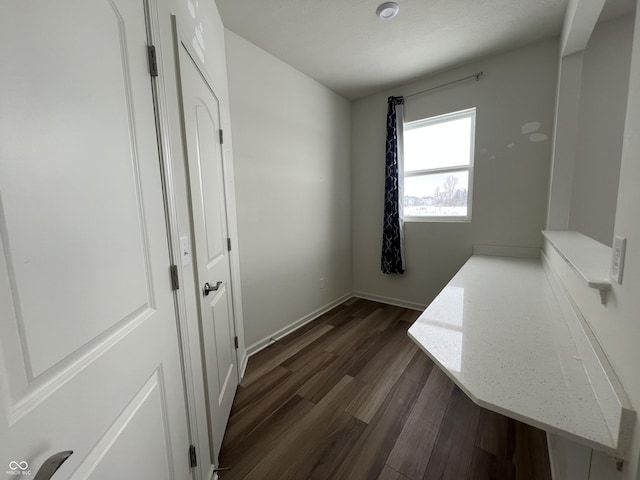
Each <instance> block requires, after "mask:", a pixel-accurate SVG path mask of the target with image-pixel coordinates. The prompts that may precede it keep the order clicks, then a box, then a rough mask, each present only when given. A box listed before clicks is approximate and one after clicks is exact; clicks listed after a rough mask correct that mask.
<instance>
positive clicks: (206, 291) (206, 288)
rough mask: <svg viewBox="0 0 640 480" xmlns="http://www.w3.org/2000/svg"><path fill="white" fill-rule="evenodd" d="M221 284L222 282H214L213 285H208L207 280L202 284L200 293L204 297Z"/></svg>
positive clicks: (215, 290) (216, 289)
mask: <svg viewBox="0 0 640 480" xmlns="http://www.w3.org/2000/svg"><path fill="white" fill-rule="evenodd" d="M221 285H222V282H216V284H215V285H209V282H207V283H205V284H204V287H203V288H202V294H203V295H204V296H205V297H206V296H207V295H209V294H210V293H211V292H217V291H218V289H219V288H220V286H221Z"/></svg>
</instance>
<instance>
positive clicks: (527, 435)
mask: <svg viewBox="0 0 640 480" xmlns="http://www.w3.org/2000/svg"><path fill="white" fill-rule="evenodd" d="M546 445H547V437H546V434H545V433H544V432H543V431H542V430H538V429H537V428H531V427H528V426H526V425H524V424H522V423H520V422H517V423H516V445H515V452H514V463H515V464H516V478H517V479H518V480H551V467H550V465H549V455H548V453H547V449H546Z"/></svg>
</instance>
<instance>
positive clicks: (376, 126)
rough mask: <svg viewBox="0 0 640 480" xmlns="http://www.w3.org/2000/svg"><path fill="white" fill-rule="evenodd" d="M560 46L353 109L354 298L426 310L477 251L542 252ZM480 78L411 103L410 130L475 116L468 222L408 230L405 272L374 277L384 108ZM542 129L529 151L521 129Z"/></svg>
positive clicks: (483, 64)
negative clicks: (421, 121) (422, 123)
mask: <svg viewBox="0 0 640 480" xmlns="http://www.w3.org/2000/svg"><path fill="white" fill-rule="evenodd" d="M557 52H558V42H557V40H551V41H546V42H543V43H539V44H536V45H532V46H529V47H526V48H522V49H518V50H515V51H512V52H509V53H506V54H502V55H498V56H493V57H488V58H485V59H481V60H479V61H477V62H475V63H473V64H469V65H466V66H464V67H460V68H457V69H454V70H451V71H448V72H446V73H442V74H439V75H436V76H434V77H430V78H428V79H425V80H422V81H419V82H415V83H412V84H410V85H406V86H403V87H397V88H394V89H393V90H389V91H386V92H382V93H379V94H375V95H372V96H370V97H367V98H364V99H361V100H358V101H356V102H354V104H353V110H352V127H351V128H352V132H353V135H352V162H353V172H352V176H353V184H352V188H353V245H354V247H353V250H354V290H355V291H356V292H364V293H366V294H369V295H373V296H377V297H385V298H393V299H396V300H400V301H401V302H402V303H405V304H409V305H412V304H413V305H416V306H418V305H426V304H428V303H429V302H430V301H431V300H432V299H433V298H434V297H435V296H436V294H437V293H438V292H439V291H440V289H441V288H442V287H443V286H444V285H445V284H446V283H447V282H448V281H449V280H450V279H451V277H452V276H453V275H454V274H455V272H456V271H457V270H458V269H459V268H460V267H461V266H462V264H463V263H464V262H465V261H466V260H467V259H468V258H469V256H470V255H471V252H472V247H473V245H474V244H490V245H520V246H530V247H539V246H541V244H542V237H541V234H540V230H542V229H543V227H544V222H545V217H546V202H547V200H546V199H547V186H548V175H549V163H550V150H551V142H550V139H551V133H552V127H553V111H554V110H553V106H554V98H555V84H556V76H557V75H556V68H557ZM479 70H482V71H484V74H485V75H484V77H483V78H482V79H481V80H480V81H479V82H475V81H473V80H472V81H469V82H466V83H462V84H458V85H456V86H451V87H448V88H444V89H442V90H437V91H435V92H432V93H429V94H426V95H423V96H419V97H414V98H410V99H407V101H406V104H405V112H406V115H405V119H406V120H407V121H411V120H415V119H418V118H424V117H430V116H433V115H438V114H442V113H446V112H451V111H456V110H461V109H464V108H469V107H476V108H477V112H476V145H475V173H474V186H473V220H472V222H471V223H405V259H406V272H405V274H404V275H401V276H389V275H384V274H382V273H381V271H380V250H381V244H382V240H381V239H382V213H383V211H382V209H383V199H384V176H383V175H384V161H385V159H384V143H385V115H386V108H387V107H386V99H387V96H389V95H408V94H411V93H413V92H417V91H419V90H423V89H426V88H429V87H431V86H434V85H438V84H441V83H444V82H448V81H450V80H453V79H456V78H459V77H463V76H467V75H470V74H473V73H476V72H477V71H479ZM529 122H539V123H540V124H541V127H540V129H539V131H538V132H537V133H543V134H546V135H547V136H548V139H547V140H546V141H542V142H538V143H534V142H531V141H530V140H529V135H523V134H522V132H521V128H522V126H523V125H524V124H526V123H529Z"/></svg>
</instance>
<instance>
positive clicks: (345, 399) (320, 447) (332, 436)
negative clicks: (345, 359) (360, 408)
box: [245, 376, 363, 480]
mask: <svg viewBox="0 0 640 480" xmlns="http://www.w3.org/2000/svg"><path fill="white" fill-rule="evenodd" d="M352 380H353V378H352V377H349V376H345V377H343V378H342V379H341V380H340V381H339V382H338V383H337V384H336V386H335V387H334V388H333V389H332V390H331V391H330V392H329V393H327V395H326V396H325V397H324V398H323V399H322V400H321V401H320V402H318V404H317V405H315V406H314V407H313V408H312V409H311V410H310V411H309V412H308V413H307V415H305V417H304V418H302V419H301V420H300V422H299V424H298V426H297V428H296V429H294V430H292V431H290V432H288V433H287V434H286V435H284V436H283V437H282V438H280V441H279V442H278V443H277V444H276V445H275V446H274V448H273V450H272V451H271V454H270V455H269V456H267V457H265V458H264V459H263V460H262V461H261V462H259V463H258V464H257V465H256V466H255V467H254V468H253V469H252V470H251V472H249V474H247V475H246V476H245V478H246V479H247V480H263V479H264V478H279V479H282V480H296V479H306V478H308V477H309V475H310V474H311V472H312V471H313V470H314V468H315V467H317V466H318V465H319V462H321V459H324V463H325V465H324V466H323V467H322V470H323V471H325V472H326V471H327V470H329V471H328V472H326V473H328V474H330V473H331V470H333V468H332V467H333V466H332V465H327V461H330V460H331V459H330V458H328V455H327V452H331V451H333V450H334V448H335V447H334V446H333V445H332V442H333V441H335V440H336V439H348V438H349V437H352V436H354V435H355V436H356V437H359V433H360V432H359V431H358V430H360V431H361V430H362V428H363V427H362V426H358V427H356V432H352V431H351V429H353V428H354V425H357V422H353V419H352V417H350V416H349V415H347V414H345V413H344V408H345V406H346V404H348V403H349V401H350V400H351V398H352V397H353V395H355V394H356V393H357V391H358V389H359V388H360V386H359V385H358V384H357V383H354V382H352ZM310 432H313V433H312V435H310ZM283 460H284V461H283ZM320 473H323V472H321V471H320V469H319V470H318V474H320Z"/></svg>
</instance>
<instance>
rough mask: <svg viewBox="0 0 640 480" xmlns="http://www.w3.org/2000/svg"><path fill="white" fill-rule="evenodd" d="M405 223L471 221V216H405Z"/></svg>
mask: <svg viewBox="0 0 640 480" xmlns="http://www.w3.org/2000/svg"><path fill="white" fill-rule="evenodd" d="M403 220H404V221H405V223H471V217H404V219H403Z"/></svg>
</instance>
